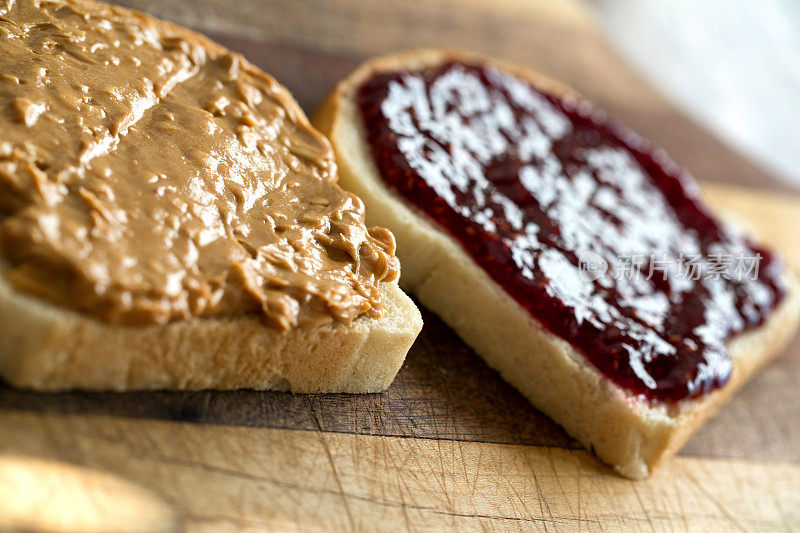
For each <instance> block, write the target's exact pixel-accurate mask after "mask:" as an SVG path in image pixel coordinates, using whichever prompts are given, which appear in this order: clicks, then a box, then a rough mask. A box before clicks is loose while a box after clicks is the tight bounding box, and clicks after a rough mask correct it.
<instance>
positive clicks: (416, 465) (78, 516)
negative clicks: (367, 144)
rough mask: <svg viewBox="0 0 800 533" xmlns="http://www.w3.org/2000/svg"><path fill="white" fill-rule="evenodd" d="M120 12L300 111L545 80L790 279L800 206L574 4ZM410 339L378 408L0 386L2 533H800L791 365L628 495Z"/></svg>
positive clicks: (217, 3) (460, 349) (442, 338)
mask: <svg viewBox="0 0 800 533" xmlns="http://www.w3.org/2000/svg"><path fill="white" fill-rule="evenodd" d="M121 3H124V4H125V5H128V6H130V7H135V8H138V9H142V10H145V11H148V12H150V13H152V14H155V15H157V16H161V17H164V18H168V19H170V20H172V21H174V22H178V23H181V24H185V25H187V26H190V27H193V28H195V29H198V30H200V31H203V32H204V33H207V34H209V35H210V36H212V37H213V38H215V39H217V40H218V41H220V42H222V43H223V44H225V45H227V46H229V47H231V48H233V49H236V50H238V51H241V52H243V53H244V54H245V55H246V56H247V57H248V58H250V59H251V60H252V61H254V62H255V63H257V64H258V65H260V66H262V67H263V68H265V69H266V70H267V71H268V72H270V73H271V74H273V75H274V76H275V77H276V78H278V79H279V80H280V81H281V82H283V83H284V84H285V85H286V86H287V87H289V89H290V90H292V91H293V93H294V94H295V95H296V96H297V98H298V100H299V101H300V103H301V104H302V105H303V106H304V108H305V109H306V110H307V111H312V110H313V108H314V107H315V106H316V105H317V104H318V103H319V102H320V100H321V99H322V98H323V96H324V95H325V94H326V93H327V92H328V91H329V90H330V89H331V88H332V87H333V85H334V84H335V82H336V80H338V79H339V78H341V77H342V76H344V75H345V74H347V72H348V71H349V70H350V69H352V68H353V67H355V66H356V65H357V64H358V63H359V62H360V61H361V60H363V59H364V58H366V57H368V56H370V55H374V54H377V53H383V52H389V51H393V50H399V49H404V48H408V47H412V46H421V45H443V46H458V47H464V48H469V49H473V50H477V51H481V52H485V53H492V54H495V55H498V56H500V57H504V58H507V59H512V60H515V61H518V62H521V63H524V64H526V65H529V66H532V67H536V68H539V69H540V70H542V71H543V72H545V73H547V74H549V75H551V76H553V77H555V78H559V79H561V80H563V81H566V82H567V83H569V84H571V85H573V86H574V87H576V88H577V89H578V90H579V91H581V92H582V93H584V94H585V95H587V96H588V97H589V98H591V99H593V100H595V101H596V102H598V103H599V104H600V105H601V106H602V107H604V108H606V109H607V110H609V111H610V112H611V113H612V114H614V115H615V116H616V117H618V118H619V119H621V120H622V121H623V122H625V123H627V124H628V125H631V126H633V127H634V128H635V129H637V130H638V131H639V132H641V133H643V134H644V135H645V136H647V137H649V138H650V139H652V140H653V141H655V142H656V143H657V144H659V145H661V146H663V147H665V148H667V150H668V151H669V152H670V153H671V155H673V157H675V159H677V160H678V161H679V162H681V163H682V164H684V165H685V166H686V167H687V168H689V169H690V170H691V171H692V172H693V173H694V174H695V175H696V176H697V177H698V178H699V179H701V180H702V181H703V182H715V183H728V184H737V185H747V186H750V188H745V189H743V188H736V187H730V186H721V185H713V186H707V187H705V191H706V192H707V194H708V196H709V198H710V199H711V200H712V203H714V204H715V205H717V206H719V207H721V208H723V209H726V210H730V211H733V212H735V213H736V214H737V216H739V217H741V218H743V219H744V220H745V221H747V222H748V223H749V224H750V226H751V227H752V228H753V229H754V230H755V232H756V233H758V234H759V235H760V236H761V237H762V238H763V239H764V240H765V241H767V242H769V243H772V244H773V245H774V246H776V247H778V248H779V249H780V250H781V251H782V252H783V253H784V256H785V258H786V260H787V262H789V263H790V264H792V265H793V266H795V267H796V268H798V269H800V246H799V245H800V197H799V196H797V195H793V194H792V193H789V192H787V191H786V189H785V188H784V186H782V185H780V183H779V182H778V181H777V180H775V179H774V178H772V177H771V176H769V175H768V174H767V173H765V172H764V171H763V170H761V169H760V168H758V167H756V166H755V165H753V164H752V163H750V162H749V161H747V160H746V159H744V158H742V157H741V156H740V155H738V154H736V153H734V152H732V151H731V150H730V149H728V148H727V147H725V146H724V145H723V144H721V143H720V142H719V141H717V140H716V139H714V138H713V137H711V136H710V135H709V134H708V133H707V132H705V131H704V130H702V129H700V128H699V127H697V126H696V125H695V124H694V123H693V122H691V121H690V120H689V119H687V118H686V117H684V116H682V115H681V114H680V113H678V112H676V110H675V109H674V108H673V107H671V106H670V105H669V103H668V102H667V101H666V100H665V99H664V98H663V97H662V96H660V95H659V94H658V93H656V92H655V91H654V90H653V89H652V88H650V87H649V86H647V85H646V84H644V83H643V82H642V81H641V79H640V78H639V77H638V76H637V75H636V74H635V73H634V72H633V71H632V70H630V69H629V68H628V67H627V66H626V65H625V64H623V63H622V62H621V61H620V60H619V59H618V58H617V57H616V56H614V55H613V53H612V52H611V51H610V49H609V47H608V46H607V45H606V44H605V42H604V41H603V39H602V37H601V36H600V35H599V34H598V32H597V31H596V30H595V29H594V25H593V21H592V19H591V16H590V15H589V14H588V13H587V11H586V10H585V9H584V8H583V7H582V5H581V4H578V3H573V2H562V3H558V4H555V3H549V2H545V1H543V0H542V1H538V0H537V1H530V2H528V1H523V0H502V1H497V2H491V3H484V2H482V1H480V0H460V1H457V0H430V1H427V2H418V1H417V0H396V1H393V2H371V1H368V0H333V1H328V2H325V1H322V0H272V1H264V2H261V1H257V0H239V1H238V2H227V1H223V0H198V1H195V2H184V1H179V0H166V1H164V0H161V1H159V0H125V1H124V2H121ZM755 188H758V189H760V190H759V191H756V190H755ZM765 191H771V192H765ZM423 318H424V319H425V327H424V329H423V332H422V334H421V335H420V337H419V339H418V340H417V342H416V344H415V345H414V347H413V348H412V350H411V352H410V353H409V355H408V358H407V361H406V364H405V366H404V367H403V369H402V370H401V371H400V374H399V375H398V377H397V379H396V381H395V382H394V384H393V385H392V386H391V387H390V388H389V390H387V391H386V392H384V393H381V394H371V395H291V394H287V393H277V392H253V391H237V392H198V393H170V392H158V393H128V394H97V393H68V394H37V393H32V392H27V391H20V390H14V389H10V388H8V387H5V386H2V385H0V530H3V529H4V528H21V529H27V530H41V531H52V530H56V529H54V528H53V524H56V525H60V526H62V528H67V529H68V527H67V526H71V527H73V530H76V531H81V530H96V531H104V530H122V529H125V528H127V529H128V530H142V531H147V530H152V529H154V528H156V527H160V528H162V529H165V530H171V529H175V528H185V529H191V530H209V531H212V530H213V531H216V530H248V529H251V530H264V529H280V530H284V529H286V530H306V529H324V530H339V529H355V530H367V531H368V530H374V529H382V530H394V529H438V528H442V527H451V528H454V529H476V528H482V529H512V530H513V529H521V530H542V531H556V530H584V529H585V530H604V529H620V528H622V529H629V530H674V529H677V530H697V531H709V530H747V531H749V530H794V531H800V446H798V445H797V443H798V442H800V402H797V401H796V398H797V390H796V389H797V383H798V382H800V343H798V342H795V343H794V344H793V345H792V346H791V347H790V349H789V350H788V351H787V353H786V354H784V355H783V356H781V357H780V358H779V359H777V360H776V361H775V362H774V363H773V364H772V365H770V366H769V367H767V368H766V369H765V370H764V371H763V372H762V373H761V374H760V375H759V376H758V377H757V378H756V379H754V380H753V381H752V382H751V383H749V384H748V385H747V386H746V387H745V388H744V389H743V390H742V391H741V393H740V394H738V395H737V396H736V397H735V399H734V400H733V401H732V402H731V403H730V404H729V405H728V406H726V407H725V409H723V411H722V413H721V414H720V415H719V416H718V417H717V418H715V419H714V420H713V421H711V422H710V423H709V424H707V425H706V426H705V427H704V428H702V429H701V430H700V432H699V433H698V434H697V435H696V436H695V437H694V438H693V439H692V440H691V441H690V442H689V443H688V444H687V446H686V447H685V448H684V450H683V451H682V452H681V454H680V456H679V457H677V458H675V459H674V460H673V461H671V462H670V463H669V464H668V465H666V466H665V468H663V469H662V470H661V471H659V472H657V473H656V475H654V476H653V477H652V478H651V479H649V480H647V481H644V482H630V481H627V480H623V479H621V478H619V477H617V476H615V475H614V474H612V473H611V472H610V471H608V470H607V469H606V468H605V467H603V466H602V465H600V464H599V463H597V462H596V461H595V460H594V459H593V458H592V456H591V455H590V454H588V453H587V452H585V451H583V450H582V449H581V447H580V446H579V445H578V444H577V443H576V442H575V441H574V440H572V439H571V438H570V437H568V436H567V435H566V434H565V433H564V432H563V431H562V430H561V429H560V428H559V427H558V426H557V425H556V424H554V423H553V422H552V421H550V420H549V419H547V418H546V417H544V416H543V415H541V414H540V413H538V412H537V411H536V410H535V409H533V408H532V407H531V406H530V405H529V404H528V403H527V402H526V401H525V400H524V399H523V398H522V397H521V396H520V395H519V394H518V393H517V392H516V391H514V390H513V389H512V388H511V387H509V386H508V385H506V384H505V383H504V382H503V381H502V380H501V379H500V378H499V377H498V376H497V375H496V374H495V373H494V372H493V371H492V370H491V369H489V368H488V367H487V366H486V365H485V364H484V363H483V362H482V361H481V360H480V359H479V358H478V357H476V356H475V355H474V354H473V353H472V351H471V350H470V349H469V348H468V347H466V346H465V345H464V344H463V343H462V342H461V341H460V340H459V339H458V338H457V337H456V336H455V335H454V334H453V333H452V332H451V331H450V330H449V329H448V328H447V327H446V326H445V325H444V324H443V323H441V321H439V320H438V319H437V318H436V317H435V316H433V315H432V314H431V313H429V312H426V311H425V310H423ZM109 356H110V357H111V356H113V354H109ZM21 495H24V497H21ZM53 502H56V503H53ZM131 508H134V509H137V513H135V514H134V515H131V514H130V513H129V512H126V510H129V509H131ZM34 509H35V510H38V511H37V512H35V513H34V512H31V510H34ZM93 528H94V529H93Z"/></svg>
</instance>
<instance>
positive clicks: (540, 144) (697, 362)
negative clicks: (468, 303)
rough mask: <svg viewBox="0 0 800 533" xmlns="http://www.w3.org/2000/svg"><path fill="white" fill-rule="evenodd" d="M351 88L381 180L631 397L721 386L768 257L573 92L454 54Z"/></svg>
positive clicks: (774, 286)
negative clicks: (729, 345)
mask: <svg viewBox="0 0 800 533" xmlns="http://www.w3.org/2000/svg"><path fill="white" fill-rule="evenodd" d="M357 99H358V106H359V108H360V110H361V114H362V117H363V120H364V124H365V127H366V132H367V138H368V139H369V144H370V147H371V150H372V155H373V157H374V159H375V162H376V164H377V167H378V169H379V171H380V173H381V176H382V177H383V179H384V181H385V182H386V184H387V185H388V186H389V187H391V188H392V189H394V190H395V191H396V192H397V193H398V194H399V195H400V196H402V197H403V198H404V199H405V200H406V201H407V202H409V203H410V204H412V205H414V206H415V207H416V208H418V209H419V210H421V211H422V212H424V213H425V214H427V215H428V217H430V218H431V219H433V220H434V221H435V222H436V223H438V225H439V226H440V227H441V228H443V230H445V231H446V232H448V233H449V234H450V235H452V236H453V237H454V238H455V239H456V240H457V241H458V242H460V243H461V245H462V246H463V248H464V250H466V252H467V253H468V254H469V255H470V256H471V257H472V258H473V259H474V260H475V262H476V263H477V264H478V265H480V266H481V267H482V268H483V269H484V270H485V271H486V272H487V273H488V275H489V276H491V278H492V279H494V280H495V281H496V282H497V283H498V284H499V285H501V286H502V287H503V288H504V289H505V290H506V292H507V293H508V294H509V295H510V296H512V297H513V298H514V299H515V300H516V301H517V302H519V304H520V305H522V307H524V308H525V309H527V310H528V311H529V312H530V314H531V315H532V316H533V317H534V318H535V319H536V320H538V321H539V322H541V323H542V324H543V325H544V327H545V328H547V329H548V330H549V331H551V332H552V333H554V334H555V335H557V336H559V337H561V338H563V339H565V340H566V341H568V342H569V343H570V344H571V345H573V346H574V347H575V348H577V349H578V350H579V351H580V352H582V353H583V354H584V355H585V357H586V358H587V359H588V360H589V361H590V362H591V363H592V364H593V365H594V366H595V367H597V369H598V370H599V371H600V372H602V373H603V374H604V375H605V376H607V377H608V378H609V379H611V380H613V381H614V382H615V383H616V384H618V385H619V386H621V387H623V388H625V389H627V390H629V391H631V392H632V393H633V394H636V395H644V396H645V397H647V398H649V399H651V400H659V401H678V400H680V399H683V398H688V397H695V396H699V395H702V394H704V393H706V392H707V391H710V390H712V389H714V388H716V387H720V386H722V385H724V384H725V383H726V382H727V380H728V379H729V377H730V374H731V370H732V365H731V360H730V357H729V356H728V354H727V351H726V347H725V341H726V340H727V339H728V338H730V337H731V336H732V335H734V334H736V333H738V332H740V331H743V330H745V329H747V328H750V327H753V326H756V325H758V324H760V323H762V322H763V321H764V319H765V318H766V316H767V315H768V314H769V313H770V312H771V311H772V310H773V309H774V308H775V306H776V305H777V304H778V303H779V302H780V300H781V299H782V297H783V293H784V287H783V284H782V281H781V280H782V276H781V269H782V266H781V263H780V261H779V260H778V259H777V258H776V257H775V256H773V255H772V254H770V253H769V252H768V251H767V250H764V249H762V248H758V247H756V246H754V245H753V244H752V243H751V242H749V241H748V240H747V239H746V238H745V237H744V236H742V235H741V234H739V233H738V232H736V231H735V230H733V229H732V228H730V227H728V226H726V225H724V224H722V223H721V222H719V221H718V220H716V219H715V218H713V217H712V216H711V215H710V214H709V212H708V211H707V209H706V208H705V206H704V205H703V204H702V203H701V202H700V201H698V199H697V195H696V191H695V185H694V182H693V181H692V179H691V177H689V176H688V175H687V174H686V172H685V171H684V170H683V169H681V168H680V167H678V166H677V165H676V164H675V163H674V162H672V161H671V160H669V159H668V158H667V157H666V155H665V154H664V153H663V152H662V151H660V150H654V149H652V148H651V147H650V146H649V145H647V143H645V142H644V141H643V140H642V139H641V138H639V137H637V136H636V135H635V134H634V133H632V132H630V131H629V130H627V129H625V128H623V127H621V126H619V125H618V124H616V123H614V122H611V121H609V120H607V119H606V118H605V117H604V115H602V114H601V113H600V112H598V111H596V110H595V109H594V108H592V107H591V106H590V105H589V104H587V103H586V102H580V101H575V100H573V99H570V98H561V97H557V96H554V95H552V94H547V93H544V92H541V91H539V90H537V89H535V88H534V87H532V86H531V85H530V84H529V83H528V82H526V81H523V80H521V79H520V78H517V77H515V76H514V75H511V74H509V73H505V72H501V71H499V70H495V69H493V68H489V67H483V66H476V65H468V64H462V63H448V64H444V65H441V66H439V67H437V68H434V69H431V70H425V71H419V72H394V73H384V74H379V75H375V76H374V77H372V78H371V79H369V80H368V81H366V82H365V83H364V84H363V85H362V86H361V87H360V89H359V92H358V95H357Z"/></svg>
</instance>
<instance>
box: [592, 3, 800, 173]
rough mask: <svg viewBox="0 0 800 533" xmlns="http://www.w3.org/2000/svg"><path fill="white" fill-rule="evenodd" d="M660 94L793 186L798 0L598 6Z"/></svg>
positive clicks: (614, 38)
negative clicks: (670, 99)
mask: <svg viewBox="0 0 800 533" xmlns="http://www.w3.org/2000/svg"><path fill="white" fill-rule="evenodd" d="M592 4H593V5H594V6H595V7H596V8H597V10H598V12H599V13H600V19H601V22H602V23H603V25H604V29H605V30H606V32H607V34H608V37H609V38H610V40H611V42H612V43H613V44H614V45H615V46H616V47H617V48H618V50H619V51H620V52H621V53H622V55H623V56H624V57H626V58H627V59H628V60H629V61H630V62H631V63H633V65H634V66H635V67H637V68H638V69H639V70H640V71H641V72H642V73H643V74H644V75H645V76H646V77H648V78H649V79H650V81H651V82H653V83H654V85H656V86H657V87H659V88H660V89H661V90H662V92H663V93H664V94H666V95H667V96H668V97H670V98H672V99H673V100H674V101H675V102H676V103H677V104H678V105H679V106H681V107H683V108H684V109H685V110H686V111H687V112H688V113H689V114H691V115H693V116H694V117H695V118H696V119H698V120H699V121H701V122H703V123H705V124H706V125H707V126H708V127H710V128H711V129H713V130H714V131H716V133H717V134H718V135H719V136H720V137H722V138H724V139H726V140H727V141H728V142H729V143H731V144H732V145H734V146H736V147H737V148H739V149H740V150H742V151H743V152H745V153H747V154H749V155H750V156H751V157H754V158H755V159H757V160H759V161H760V162H761V163H762V164H763V165H764V166H766V167H767V168H770V169H771V170H772V171H773V172H774V173H776V174H777V175H779V176H781V177H783V178H785V179H786V180H787V181H789V182H790V183H793V184H794V185H796V186H797V187H798V188H800V1H798V0H755V1H753V0H667V1H664V0H596V1H595V2H593V3H592Z"/></svg>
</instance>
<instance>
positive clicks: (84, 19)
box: [0, 0, 422, 392]
mask: <svg viewBox="0 0 800 533" xmlns="http://www.w3.org/2000/svg"><path fill="white" fill-rule="evenodd" d="M0 36H1V37H2V38H0V108H1V109H2V115H0V252H1V254H2V255H1V257H2V259H1V260H0V269H1V273H0V376H2V378H4V379H5V380H7V381H8V382H9V383H11V384H13V385H17V386H22V387H31V388H35V389H42V390H61V389H72V388H82V389H96V390H125V389H234V388H254V389H288V390H292V391H296V392H321V391H327V392H371V391H379V390H382V389H385V388H386V387H387V386H388V385H389V384H390V383H391V381H392V379H393V378H394V376H395V374H396V373H397V371H398V369H399V367H400V366H401V364H402V362H403V360H404V358H405V355H406V353H407V351H408V349H409V347H410V346H411V344H412V343H413V341H414V339H415V338H416V336H417V334H418V333H419V331H420V329H421V327H422V320H421V317H420V313H419V311H418V310H417V309H416V307H415V306H414V304H413V303H412V302H411V300H410V299H409V298H408V297H407V296H406V295H405V294H404V293H403V292H402V291H401V290H400V289H399V288H398V285H397V278H398V276H399V263H398V261H397V259H396V257H395V255H394V252H395V243H394V238H393V236H392V234H391V233H390V232H389V231H387V230H385V229H383V228H367V227H366V225H365V223H364V206H363V204H362V202H361V201H360V200H359V199H358V198H357V197H356V196H354V195H353V194H350V193H347V192H344V191H343V190H342V189H341V188H339V186H338V185H337V169H336V164H335V162H334V159H333V152H332V150H331V148H330V145H329V143H328V141H327V140H326V139H325V138H324V137H323V136H322V135H321V134H320V133H319V132H317V131H316V130H314V129H313V128H312V127H311V126H310V124H309V123H308V120H307V119H306V117H305V115H304V114H303V112H302V110H301V109H300V107H299V106H298V104H297V103H296V102H295V101H294V100H293V98H292V97H291V95H290V94H289V93H288V91H287V90H286V89H285V88H283V87H282V86H280V85H279V84H278V83H276V82H275V80H274V79H273V78H271V77H270V76H268V75H266V74H264V73H263V72H261V71H260V70H258V69H257V68H256V67H254V66H253V65H251V64H250V63H248V62H247V61H246V60H245V59H243V58H242V57H241V56H239V55H237V54H234V53H231V52H229V51H228V50H225V49H224V48H222V47H220V46H219V45H217V44H215V43H213V42H211V41H209V40H208V39H206V38H204V37H202V36H200V35H197V34H195V33H192V32H189V31H188V30H185V29H182V28H179V27H176V26H174V25H172V24H169V23H166V22H162V21H159V20H156V19H154V18H151V17H149V16H146V15H142V14H139V13H135V12H132V11H129V10H126V9H122V8H118V7H112V6H108V5H104V4H100V3H97V2H92V1H84V0H71V1H52V2H34V1H32V0H19V1H17V2H11V3H7V4H6V6H5V7H3V6H0Z"/></svg>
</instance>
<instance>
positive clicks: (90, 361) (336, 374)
mask: <svg viewBox="0 0 800 533" xmlns="http://www.w3.org/2000/svg"><path fill="white" fill-rule="evenodd" d="M382 297H383V302H384V312H383V317H382V318H377V319H376V318H368V317H361V318H358V319H356V320H355V321H353V322H352V323H351V324H350V325H349V326H348V325H345V324H343V323H339V322H330V323H327V324H325V325H323V326H313V327H302V326H301V327H295V328H292V329H290V330H288V331H278V330H276V329H273V328H269V327H266V326H264V324H263V323H262V322H261V320H260V319H259V317H257V316H255V315H253V316H244V317H237V318H195V319H191V320H182V321H177V322H171V323H169V324H165V325H153V326H144V327H141V326H123V325H112V324H106V323H104V322H100V321H98V320H96V319H94V318H91V317H88V316H86V315H83V314H81V313H79V312H76V311H73V310H71V309H65V308H60V307H57V306H54V305H52V304H50V303H49V302H45V301H43V300H40V299H38V298H34V297H31V296H28V295H26V294H22V293H20V292H18V291H16V290H14V288H13V287H12V286H11V285H10V284H9V283H8V282H7V281H6V280H5V279H4V278H3V277H2V276H0V376H2V377H3V378H4V379H5V380H6V381H8V382H9V383H10V384H12V385H15V386H17V387H26V388H33V389H37V390H49V391H56V390H65V389H76V388H77V389H87V390H114V391H122V390H137V389H139V390H141V389H181V390H199V389H219V390H224V389H240V388H248V389H260V390H264V389H273V390H290V391H293V392H378V391H382V390H384V389H386V388H387V387H388V386H389V385H390V384H391V382H392V380H393V379H394V377H395V375H396V374H397V371H398V370H399V369H400V366H401V365H402V364H403V360H404V359H405V356H406V353H407V352H408V349H409V348H410V347H411V344H412V343H413V342H414V339H416V337H417V334H418V333H419V331H420V330H421V329H422V317H421V315H420V313H419V309H417V308H416V306H415V305H414V303H413V302H412V301H411V299H410V298H409V297H408V296H406V295H405V294H404V293H403V291H402V290H400V288H399V287H398V286H397V284H396V283H385V284H383V286H382Z"/></svg>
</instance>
